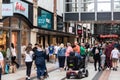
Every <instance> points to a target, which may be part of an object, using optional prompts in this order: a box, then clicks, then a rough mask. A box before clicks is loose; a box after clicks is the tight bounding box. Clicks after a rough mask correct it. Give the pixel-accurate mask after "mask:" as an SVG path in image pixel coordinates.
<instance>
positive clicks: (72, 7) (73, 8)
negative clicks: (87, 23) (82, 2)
mask: <svg viewBox="0 0 120 80" xmlns="http://www.w3.org/2000/svg"><path fill="white" fill-rule="evenodd" d="M65 11H66V12H78V4H77V3H66V5H65Z"/></svg>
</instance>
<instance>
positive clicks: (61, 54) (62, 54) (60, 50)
mask: <svg viewBox="0 0 120 80" xmlns="http://www.w3.org/2000/svg"><path fill="white" fill-rule="evenodd" d="M65 52H66V49H65V48H59V50H58V53H57V54H58V56H65Z"/></svg>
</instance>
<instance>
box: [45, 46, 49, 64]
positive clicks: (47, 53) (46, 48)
mask: <svg viewBox="0 0 120 80" xmlns="http://www.w3.org/2000/svg"><path fill="white" fill-rule="evenodd" d="M48 48H49V46H48V44H46V45H45V53H46V60H47V62H49V49H48Z"/></svg>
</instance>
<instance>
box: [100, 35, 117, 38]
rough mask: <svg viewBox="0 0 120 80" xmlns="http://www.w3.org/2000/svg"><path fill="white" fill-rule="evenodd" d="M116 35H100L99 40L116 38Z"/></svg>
mask: <svg viewBox="0 0 120 80" xmlns="http://www.w3.org/2000/svg"><path fill="white" fill-rule="evenodd" d="M118 37H119V36H118V35H115V34H109V35H102V34H101V35H100V38H118Z"/></svg>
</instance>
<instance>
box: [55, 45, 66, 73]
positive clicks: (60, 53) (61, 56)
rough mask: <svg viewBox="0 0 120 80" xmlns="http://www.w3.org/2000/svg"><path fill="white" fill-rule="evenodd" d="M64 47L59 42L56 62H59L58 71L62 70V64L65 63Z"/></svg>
mask: <svg viewBox="0 0 120 80" xmlns="http://www.w3.org/2000/svg"><path fill="white" fill-rule="evenodd" d="M65 51H66V49H65V47H64V44H63V43H61V44H60V48H59V49H58V52H57V54H58V62H59V68H60V71H63V70H64V64H65Z"/></svg>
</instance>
